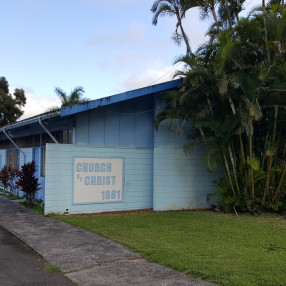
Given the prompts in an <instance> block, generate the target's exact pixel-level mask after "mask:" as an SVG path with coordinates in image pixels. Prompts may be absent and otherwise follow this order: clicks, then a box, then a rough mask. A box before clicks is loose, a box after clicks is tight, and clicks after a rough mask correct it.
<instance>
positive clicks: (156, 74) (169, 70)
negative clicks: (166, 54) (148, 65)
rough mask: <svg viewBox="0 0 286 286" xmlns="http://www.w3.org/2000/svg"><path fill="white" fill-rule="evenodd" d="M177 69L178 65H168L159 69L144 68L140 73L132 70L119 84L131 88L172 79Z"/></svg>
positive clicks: (126, 88) (127, 88)
mask: <svg viewBox="0 0 286 286" xmlns="http://www.w3.org/2000/svg"><path fill="white" fill-rule="evenodd" d="M178 69H179V67H178V66H168V67H165V68H161V69H146V70H145V71H143V72H142V73H135V72H134V73H132V74H129V75H128V76H127V77H126V78H125V79H124V81H123V82H122V84H121V85H122V88H123V89H124V90H132V89H137V88H141V87H145V86H149V85H153V84H158V83H162V82H165V81H169V80H172V79H173V75H174V72H175V71H176V70H178Z"/></svg>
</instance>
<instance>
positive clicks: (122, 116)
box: [75, 95, 154, 148]
mask: <svg viewBox="0 0 286 286" xmlns="http://www.w3.org/2000/svg"><path fill="white" fill-rule="evenodd" d="M153 118H154V110H153V97H152V95H150V96H146V97H140V98H136V99H132V100H128V101H123V102H119V103H115V104H111V105H108V106H105V107H104V108H100V107H99V108H97V109H93V110H90V111H87V112H82V113H79V114H78V115H77V117H76V142H75V143H76V144H79V145H91V146H132V147H140V148H151V147H153V129H154V127H153V126H154V124H153Z"/></svg>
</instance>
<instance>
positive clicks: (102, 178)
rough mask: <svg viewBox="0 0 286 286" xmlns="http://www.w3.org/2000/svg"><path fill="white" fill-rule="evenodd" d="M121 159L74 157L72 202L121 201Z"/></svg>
mask: <svg viewBox="0 0 286 286" xmlns="http://www.w3.org/2000/svg"><path fill="white" fill-rule="evenodd" d="M122 166H123V159H117V158H116V159H111V158H75V159H74V190H73V202H74V203H75V204H81V203H96V202H119V201H122V185H123V184H122V182H123V176H122V168H123V167H122Z"/></svg>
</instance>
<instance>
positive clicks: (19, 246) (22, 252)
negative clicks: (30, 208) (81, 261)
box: [0, 226, 76, 286]
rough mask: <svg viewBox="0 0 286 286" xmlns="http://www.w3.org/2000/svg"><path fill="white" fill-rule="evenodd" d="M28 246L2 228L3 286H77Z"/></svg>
mask: <svg viewBox="0 0 286 286" xmlns="http://www.w3.org/2000/svg"><path fill="white" fill-rule="evenodd" d="M48 266H49V265H48V264H47V262H46V261H45V260H44V259H43V258H42V257H41V256H40V255H39V254H38V253H36V252H35V251H33V250H32V249H31V248H30V247H29V246H27V244H25V243H23V241H21V240H20V239H18V238H17V237H16V236H14V235H13V234H11V233H10V232H8V231H7V230H5V229H4V228H2V227H1V226H0V285H1V286H39V285H41V286H55V285H61V286H76V285H75V284H74V283H72V281H71V280H70V279H68V278H67V277H65V276H64V275H63V274H62V273H59V272H56V271H55V270H53V269H51V268H50V270H48V269H47V267H48Z"/></svg>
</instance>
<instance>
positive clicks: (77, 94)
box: [55, 86, 88, 107]
mask: <svg viewBox="0 0 286 286" xmlns="http://www.w3.org/2000/svg"><path fill="white" fill-rule="evenodd" d="M55 93H56V95H57V96H58V97H59V98H60V100H61V107H67V106H71V105H75V104H80V103H85V102H87V101H88V99H86V98H82V96H83V94H84V89H83V87H81V86H77V87H75V88H74V89H73V90H72V91H71V93H70V94H69V95H67V93H66V92H65V91H63V90H62V89H60V88H59V87H57V88H55Z"/></svg>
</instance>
